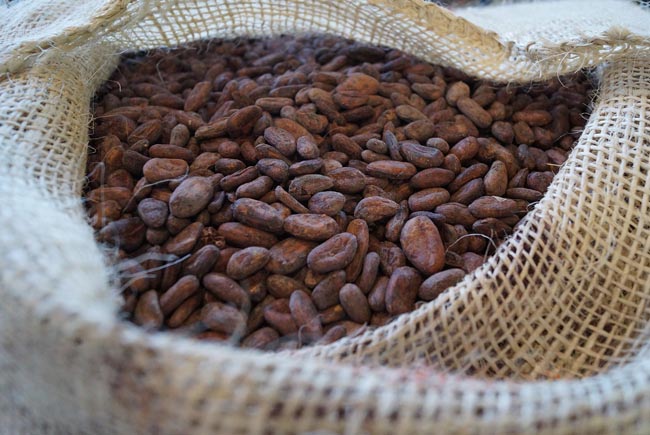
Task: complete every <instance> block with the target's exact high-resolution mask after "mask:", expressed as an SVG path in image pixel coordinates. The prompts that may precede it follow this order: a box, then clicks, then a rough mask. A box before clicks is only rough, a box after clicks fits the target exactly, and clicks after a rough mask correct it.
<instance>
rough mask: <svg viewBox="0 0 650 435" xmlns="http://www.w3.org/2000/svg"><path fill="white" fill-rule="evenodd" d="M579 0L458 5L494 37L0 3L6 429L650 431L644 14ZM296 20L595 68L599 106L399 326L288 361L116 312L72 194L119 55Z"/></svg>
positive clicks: (363, 21)
mask: <svg viewBox="0 0 650 435" xmlns="http://www.w3.org/2000/svg"><path fill="white" fill-rule="evenodd" d="M589 4H591V2H590V3H589ZM585 5H586V3H585V2H579V1H569V2H563V3H562V8H561V9H560V8H558V7H557V4H555V3H553V2H544V3H542V4H541V5H537V4H526V5H519V6H516V7H514V6H504V7H500V9H485V10H465V11H461V12H460V13H461V14H463V15H464V16H466V17H467V18H468V19H470V20H471V21H472V22H475V23H479V24H481V25H483V26H485V27H486V28H489V29H490V31H485V30H483V29H482V28H480V27H477V26H476V25H474V24H470V22H468V21H466V20H464V19H458V18H456V17H455V16H454V15H452V14H451V13H449V12H447V11H444V10H442V9H440V8H438V7H436V6H434V5H424V4H423V3H420V2H419V1H415V0H397V1H390V2H388V1H381V0H370V1H366V2H361V1H360V0H357V1H354V2H345V3H343V2H340V3H334V2H325V1H292V2H289V1H286V0H285V1H277V2H268V1H265V0H258V1H252V0H248V1H220V2H216V1H215V2H204V1H190V0H186V1H172V0H169V1H166V2H161V3H156V4H154V3H153V2H148V1H133V2H127V1H116V2H115V1H110V2H109V1H105V2H102V1H85V2H81V1H69V2H59V1H56V2H55V1H45V0H32V1H23V2H18V3H17V4H15V5H12V6H10V7H6V8H5V9H3V10H1V11H0V68H2V69H3V70H4V71H12V72H13V73H12V74H11V75H9V76H6V77H4V78H3V79H2V80H0V107H1V108H2V110H0V228H2V231H0V264H1V269H0V297H1V300H2V303H1V304H0V391H2V392H3V394H1V395H0V421H2V427H0V433H7V434H14V433H62V434H71V433H94V434H103V433H107V434H108V433H120V434H123V433H124V434H126V433H128V434H137V433H170V434H176V433H224V434H243V433H305V432H313V433H350V434H351V433H377V434H395V433H399V434H415V433H452V434H454V433H482V434H492V433H497V432H508V433H543V434H568V433H581V434H597V433H630V434H632V433H648V432H650V415H649V414H648V412H647V409H650V362H648V359H647V356H648V343H650V329H649V325H650V324H649V322H648V320H649V319H648V317H649V316H650V306H649V305H648V299H649V298H650V284H649V278H650V243H649V242H648V240H649V239H650V189H649V188H648V187H647V186H648V185H650V179H649V175H648V173H649V169H650V53H649V50H648V47H649V46H650V42H649V41H648V29H647V27H644V26H643V23H647V22H649V21H650V13H649V12H647V11H645V12H644V11H643V10H641V9H640V8H638V7H636V6H633V5H632V4H629V3H623V2H619V1H611V0H607V1H605V0H603V1H601V2H599V4H598V8H596V7H593V8H592V7H585ZM561 14H568V15H570V16H571V17H573V18H572V21H571V22H572V23H573V24H572V26H573V27H569V25H568V24H567V21H566V20H565V21H562V20H557V19H556V18H557V16H558V15H560V16H561ZM531 16H538V17H539V23H542V24H543V27H542V28H535V29H530V28H526V27H529V26H530V17H531ZM554 17H556V18H554ZM499 18H502V19H499ZM25 23H27V24H25ZM614 25H616V26H617V27H615V28H613V27H612V26H614ZM20 26H24V27H23V28H22V30H17V29H19V28H20ZM289 31H290V32H307V31H327V32H330V33H334V34H338V35H341V36H346V37H354V38H356V39H359V40H362V41H367V42H373V43H379V44H386V45H390V46H393V47H395V48H400V49H404V50H405V51H408V52H411V53H413V54H416V55H418V56H420V57H423V58H425V59H427V60H430V61H434V62H440V63H444V64H448V65H455V66H459V67H461V68H463V69H464V70H465V71H466V72H468V73H470V74H475V75H479V76H481V77H484V78H498V79H499V80H502V81H506V80H512V81H519V82H525V81H529V80H531V79H533V78H539V77H548V76H553V75H555V74H556V73H558V72H568V71H572V70H575V69H577V68H579V67H581V66H583V65H600V64H602V66H601V71H600V81H601V85H600V89H599V96H598V98H597V100H596V101H595V103H594V109H593V112H592V115H591V118H590V119H589V122H588V123H587V125H586V127H585V131H584V133H583V134H582V136H581V138H580V141H579V143H578V145H577V147H576V148H575V150H574V151H573V152H572V154H571V156H570V158H569V160H568V161H567V162H566V164H565V165H564V166H563V167H562V169H561V170H560V172H559V174H558V175H557V176H556V178H555V180H554V182H553V184H552V185H551V187H550V189H549V191H548V193H547V194H546V196H545V197H544V199H543V200H542V201H541V202H540V203H539V204H537V206H536V207H535V209H534V211H533V212H532V213H530V214H529V215H528V216H527V217H526V220H525V222H524V223H523V224H522V225H520V226H519V227H518V229H517V231H516V232H515V234H514V235H513V236H512V237H511V238H510V239H508V240H507V241H506V242H505V243H504V244H503V245H502V246H501V247H500V248H499V250H498V252H497V255H495V256H494V257H492V258H491V259H490V260H489V261H488V262H487V263H486V265H484V266H483V267H482V268H480V269H479V270H477V271H476V272H475V273H474V274H472V275H471V276H468V277H467V278H466V279H465V280H464V281H463V282H461V283H459V284H458V285H457V286H455V287H454V288H452V289H449V290H448V291H446V292H445V293H444V294H443V295H441V296H440V297H439V298H438V299H436V300H435V301H433V302H431V303H428V304H426V305H424V306H422V307H421V308H420V309H419V310H417V311H415V312H413V313H410V314H407V315H403V316H401V317H400V318H399V319H398V320H397V321H396V322H394V323H392V324H390V325H388V326H386V327H383V328H380V329H377V330H375V331H370V332H367V333H365V334H364V335H362V336H359V337H356V338H353V339H344V340H343V341H340V342H337V343H335V344H333V345H330V346H326V347H315V348H310V349H305V350H301V351H297V352H294V353H293V354H291V355H288V354H263V353H260V352H255V351H249V350H241V349H233V348H229V347H226V346H221V345H216V344H204V343H199V342H195V341H192V340H189V339H184V338H178V337H173V336H171V335H168V334H164V333H161V334H154V335H150V334H147V333H145V332H144V331H141V330H140V329H138V328H136V327H134V326H132V325H129V324H126V323H124V322H121V321H119V320H118V319H117V316H116V313H117V308H118V303H117V298H116V297H115V290H113V289H111V286H110V277H111V273H110V271H109V270H108V269H107V268H106V266H105V265H104V263H103V257H102V254H101V250H100V247H98V246H97V245H96V244H95V243H94V241H93V235H92V230H91V228H90V227H89V226H88V225H87V224H86V221H85V218H84V216H83V211H82V207H81V201H80V191H81V186H82V182H83V170H84V166H85V165H84V163H85V152H86V148H85V147H86V145H85V144H86V143H87V140H88V136H87V126H88V122H89V112H88V102H89V100H90V97H91V95H92V94H93V92H94V91H95V89H96V88H97V87H98V86H99V84H100V83H101V82H102V81H103V80H105V79H106V78H107V77H108V76H109V74H110V73H111V71H112V69H113V68H114V67H115V65H116V62H117V53H119V52H120V51H121V50H124V49H141V48H148V47H154V46H158V45H175V44H178V43H182V42H186V41H189V40H192V39H196V38H200V37H207V36H233V35H239V34H246V35H268V34H275V33H280V32H289ZM644 32H645V33H644ZM531 35H534V36H531ZM540 35H549V36H548V38H546V39H541V38H540ZM531 41H536V44H534V45H533V46H531V47H528V48H526V44H528V43H529V42H531ZM562 53H564V54H563V55H560V54H562ZM606 60H607V61H608V62H607V63H603V62H604V61H606Z"/></svg>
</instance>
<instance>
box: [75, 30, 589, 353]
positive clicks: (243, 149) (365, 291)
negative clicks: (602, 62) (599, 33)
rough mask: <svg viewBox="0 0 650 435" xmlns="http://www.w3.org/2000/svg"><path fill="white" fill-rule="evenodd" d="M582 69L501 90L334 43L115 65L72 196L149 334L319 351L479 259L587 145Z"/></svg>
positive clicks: (221, 47) (224, 50) (222, 49)
mask: <svg viewBox="0 0 650 435" xmlns="http://www.w3.org/2000/svg"><path fill="white" fill-rule="evenodd" d="M590 93H591V84H590V81H589V77H588V76H587V75H586V74H583V73H581V74H577V75H575V76H572V77H563V78H558V79H556V80H552V81H549V82H544V83H535V84H529V85H527V86H524V87H515V86H496V85H494V84H492V83H488V82H483V81H478V80H474V79H472V78H470V77H467V76H465V75H464V74H462V73H461V72H459V71H457V70H454V69H451V68H443V67H440V66H436V65H431V64H428V63H425V62H422V61H419V60H418V59H416V58H414V57H412V56H410V55H407V54H404V53H403V52H400V51H398V50H392V49H388V48H382V47H374V46H367V45H363V44H359V43H355V42H353V41H348V40H343V39H340V38H334V37H330V36H305V37H299V38H295V37H278V38H273V39H264V40H244V39H239V40H234V41H232V40H231V41H215V40H211V41H202V42H198V43H194V44H191V45H189V46H186V47H183V48H178V49H174V50H155V51H153V52H149V53H135V54H129V55H126V56H125V57H124V58H123V60H122V62H121V64H120V65H119V67H118V69H117V70H116V71H115V73H114V74H113V76H112V77H111V79H110V80H108V81H107V82H106V83H105V84H104V85H103V86H102V87H101V88H100V90H99V91H98V92H97V94H96V96H95V99H94V100H93V113H94V116H95V122H94V125H93V126H92V129H91V141H90V153H89V157H88V177H87V187H86V189H85V201H86V204H87V210H88V215H89V219H90V223H91V225H92V226H93V228H94V229H95V230H96V235H97V240H98V241H99V242H101V243H103V244H107V245H109V246H110V247H112V252H114V258H112V259H111V261H113V262H114V263H115V264H116V267H117V268H118V269H119V270H120V271H121V276H122V282H121V283H119V285H120V286H121V289H122V295H123V297H124V304H123V312H124V316H125V317H126V318H128V319H129V320H131V321H133V322H135V323H136V324H138V325H141V326H142V327H145V328H147V329H149V330H167V331H175V332H177V333H182V334H187V335H191V336H195V337H197V338H199V339H209V340H218V341H228V342H230V343H233V344H237V345H241V346H245V347H253V348H259V349H266V350H277V349H295V348H298V347H300V346H304V345H309V344H322V343H331V342H333V341H335V340H338V339H340V338H342V337H345V336H350V335H353V334H357V333H359V332H360V331H361V330H363V329H364V328H367V327H373V326H380V325H385V324H386V323H388V322H390V321H391V320H392V319H394V318H395V316H397V315H399V314H402V313H406V312H408V311H411V310H413V309H415V308H416V307H417V306H419V304H422V303H424V302H426V301H431V300H433V299H434V298H436V297H437V296H438V295H439V294H440V293H441V292H443V291H444V290H445V289H447V288H449V287H450V286H453V285H454V284H456V283H458V282H459V281H460V280H462V279H463V277H464V276H466V274H468V273H471V272H472V271H473V270H475V269H476V268H477V267H479V266H480V265H481V264H483V263H484V261H485V260H486V257H487V256H488V255H490V254H492V253H494V251H495V248H496V247H497V246H498V245H499V243H500V242H501V241H502V240H503V239H504V238H505V237H507V236H508V235H509V234H511V233H512V231H513V229H514V228H515V227H516V226H517V223H518V222H519V221H520V219H521V218H522V217H523V216H524V215H525V214H526V213H527V212H528V211H529V210H530V209H531V207H532V206H533V205H534V203H535V202H536V201H538V200H540V198H542V196H543V195H544V192H545V191H546V189H547V187H548V186H549V184H550V183H551V181H552V179H553V176H554V173H555V172H557V170H558V168H559V167H560V166H561V165H562V163H563V162H564V161H565V160H566V158H567V153H568V152H569V151H570V149H571V147H572V146H573V144H574V142H575V140H576V138H577V137H578V135H579V134H580V131H581V128H582V127H583V125H584V123H585V119H586V115H585V112H586V111H587V107H588V103H589V101H590Z"/></svg>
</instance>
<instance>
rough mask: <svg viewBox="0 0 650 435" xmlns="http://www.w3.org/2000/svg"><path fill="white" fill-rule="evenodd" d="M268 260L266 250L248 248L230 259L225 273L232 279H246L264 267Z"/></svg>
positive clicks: (254, 247) (268, 255)
mask: <svg viewBox="0 0 650 435" xmlns="http://www.w3.org/2000/svg"><path fill="white" fill-rule="evenodd" d="M270 258H271V257H270V254H269V250H268V249H266V248H261V247H259V246H250V247H248V248H245V249H242V250H241V251H237V252H235V253H234V254H233V255H232V257H230V260H228V266H227V268H226V273H227V274H228V275H229V276H230V277H231V278H233V279H243V278H246V277H247V276H250V275H252V274H254V273H255V272H257V271H258V270H260V269H262V268H263V267H264V266H266V263H268V261H269V259H270Z"/></svg>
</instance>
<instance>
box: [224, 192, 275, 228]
mask: <svg viewBox="0 0 650 435" xmlns="http://www.w3.org/2000/svg"><path fill="white" fill-rule="evenodd" d="M233 217H234V218H235V219H237V220H238V221H239V222H241V223H243V224H245V225H249V226H251V227H254V228H259V229H261V230H264V231H269V232H272V233H280V232H281V231H282V228H283V226H284V218H283V216H282V214H281V213H280V212H279V211H278V210H276V209H275V208H273V207H272V206H270V205H268V204H266V203H263V202H262V201H258V200H256V199H250V198H240V199H238V200H237V201H235V202H234V204H233Z"/></svg>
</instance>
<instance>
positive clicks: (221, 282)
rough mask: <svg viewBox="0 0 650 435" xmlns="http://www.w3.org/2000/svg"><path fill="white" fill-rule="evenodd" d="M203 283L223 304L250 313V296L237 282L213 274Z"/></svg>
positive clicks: (205, 277) (207, 276)
mask: <svg viewBox="0 0 650 435" xmlns="http://www.w3.org/2000/svg"><path fill="white" fill-rule="evenodd" d="M231 258H232V257H231ZM228 263H230V262H228ZM202 282H203V286H204V287H205V288H206V290H208V291H209V292H210V293H212V294H213V295H214V296H216V297H217V298H219V299H220V300H222V301H223V302H225V303H228V304H232V305H234V306H235V307H237V308H238V309H239V310H242V311H244V312H249V311H250V307H251V301H250V296H249V295H248V293H246V290H244V289H243V288H241V286H240V285H239V284H237V282H236V281H234V280H232V279H231V278H229V277H227V276H226V275H223V274H221V273H214V272H211V273H208V274H207V275H205V276H204V277H203V281H202Z"/></svg>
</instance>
